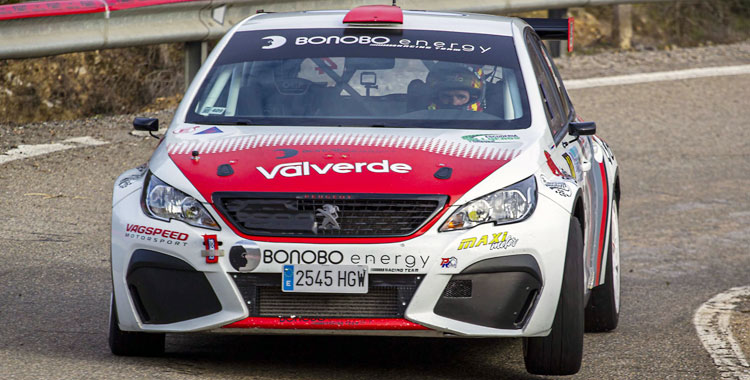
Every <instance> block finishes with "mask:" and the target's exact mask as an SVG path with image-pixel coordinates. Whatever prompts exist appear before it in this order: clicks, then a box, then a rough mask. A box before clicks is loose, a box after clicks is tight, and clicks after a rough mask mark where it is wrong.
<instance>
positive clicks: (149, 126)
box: [133, 117, 159, 139]
mask: <svg viewBox="0 0 750 380" xmlns="http://www.w3.org/2000/svg"><path fill="white" fill-rule="evenodd" d="M133 128H134V129H135V130H136V131H148V134H149V135H151V137H153V138H155V139H158V138H159V137H158V136H155V135H154V132H156V131H158V130H159V119H154V118H150V117H136V118H135V119H133Z"/></svg>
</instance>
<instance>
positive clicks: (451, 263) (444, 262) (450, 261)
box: [440, 256, 458, 268]
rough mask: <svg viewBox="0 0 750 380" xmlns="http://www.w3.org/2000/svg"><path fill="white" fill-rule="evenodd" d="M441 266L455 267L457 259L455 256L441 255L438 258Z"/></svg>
mask: <svg viewBox="0 0 750 380" xmlns="http://www.w3.org/2000/svg"><path fill="white" fill-rule="evenodd" d="M440 267H441V268H456V267H458V259H457V258H456V257H455V256H451V257H442V258H441V259H440Z"/></svg>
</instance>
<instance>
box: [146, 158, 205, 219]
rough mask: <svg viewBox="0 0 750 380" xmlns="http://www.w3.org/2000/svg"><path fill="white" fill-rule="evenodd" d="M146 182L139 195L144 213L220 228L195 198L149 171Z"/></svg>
mask: <svg viewBox="0 0 750 380" xmlns="http://www.w3.org/2000/svg"><path fill="white" fill-rule="evenodd" d="M146 184H147V185H146V186H145V187H144V190H143V195H142V197H141V207H142V208H143V212H144V213H145V214H146V215H148V216H150V217H152V218H154V219H159V220H164V221H170V220H172V219H176V220H180V221H183V222H185V223H187V224H189V225H191V226H196V227H203V228H208V229H211V230H219V229H220V228H219V224H218V223H216V221H215V220H214V218H212V217H211V214H209V213H208V211H207V210H206V208H205V207H203V205H202V204H201V203H200V202H199V201H198V200H197V199H195V198H193V197H191V196H189V195H187V194H185V193H183V192H182V191H180V190H177V189H175V188H174V187H172V186H169V185H168V184H166V183H165V182H164V181H162V180H160V179H159V178H158V177H156V176H155V175H153V174H152V173H151V172H149V173H148V176H147V177H146Z"/></svg>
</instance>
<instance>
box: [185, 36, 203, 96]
mask: <svg viewBox="0 0 750 380" xmlns="http://www.w3.org/2000/svg"><path fill="white" fill-rule="evenodd" d="M207 56H208V42H206V41H191V42H185V89H186V90H187V88H188V87H189V86H190V82H191V81H192V80H193V78H195V74H197V73H198V69H200V68H201V64H203V62H204V61H205V60H206V57H207Z"/></svg>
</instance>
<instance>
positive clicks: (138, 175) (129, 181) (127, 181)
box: [117, 164, 148, 189]
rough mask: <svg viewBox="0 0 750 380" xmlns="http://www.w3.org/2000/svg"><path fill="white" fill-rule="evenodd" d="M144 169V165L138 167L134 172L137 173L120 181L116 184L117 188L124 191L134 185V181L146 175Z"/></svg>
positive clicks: (145, 167)
mask: <svg viewBox="0 0 750 380" xmlns="http://www.w3.org/2000/svg"><path fill="white" fill-rule="evenodd" d="M146 169H148V167H147V166H146V164H143V165H140V166H138V167H137V168H135V170H137V171H138V172H137V173H135V174H131V175H129V176H127V177H125V178H123V179H121V180H120V182H118V183H117V186H118V187H119V188H121V189H124V188H126V187H128V186H130V185H132V184H134V183H135V182H136V181H138V180H139V179H140V178H141V177H143V175H144V174H146Z"/></svg>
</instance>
